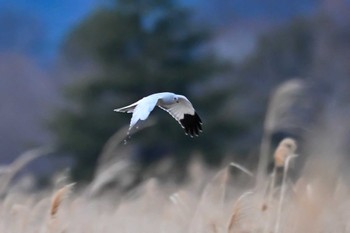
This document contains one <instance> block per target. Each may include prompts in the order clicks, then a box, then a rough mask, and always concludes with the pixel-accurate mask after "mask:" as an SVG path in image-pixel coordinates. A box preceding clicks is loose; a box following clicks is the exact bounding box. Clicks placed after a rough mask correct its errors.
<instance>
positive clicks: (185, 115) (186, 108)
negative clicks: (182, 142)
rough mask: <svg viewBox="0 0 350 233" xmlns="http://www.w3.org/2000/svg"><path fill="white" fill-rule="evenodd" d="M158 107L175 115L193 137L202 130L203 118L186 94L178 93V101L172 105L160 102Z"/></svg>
mask: <svg viewBox="0 0 350 233" xmlns="http://www.w3.org/2000/svg"><path fill="white" fill-rule="evenodd" d="M158 107H160V108H161V109H163V110H165V111H167V112H168V113H169V114H170V115H171V116H172V117H174V118H175V120H177V121H178V122H179V124H180V125H181V127H182V128H184V130H185V132H186V134H189V135H190V136H191V137H193V136H198V135H199V133H200V132H201V131H202V120H201V119H200V117H199V116H198V114H197V113H196V111H195V109H194V108H193V106H192V104H191V102H190V101H189V100H188V99H187V98H186V97H185V96H182V95H178V102H175V103H174V104H170V105H165V104H158Z"/></svg>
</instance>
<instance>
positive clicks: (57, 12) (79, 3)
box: [0, 0, 101, 59]
mask: <svg viewBox="0 0 350 233" xmlns="http://www.w3.org/2000/svg"><path fill="white" fill-rule="evenodd" d="M98 2H101V1H98V0H33V1H30V0H12V1H5V0H0V10H1V12H2V14H4V12H6V13H7V14H10V16H9V17H10V19H9V17H7V18H6V19H9V20H11V21H12V22H2V26H3V27H1V26H0V33H3V34H6V33H11V32H9V30H6V29H8V27H6V24H10V23H17V24H21V25H20V26H19V27H21V28H22V29H20V30H19V31H20V32H23V33H24V35H23V40H26V41H23V43H30V42H28V40H30V39H31V40H36V41H33V42H32V43H40V44H41V45H40V48H39V49H37V50H38V51H41V52H38V54H36V56H39V58H38V59H47V58H48V59H51V58H53V57H54V56H55V54H56V50H57V48H58V47H59V45H60V43H61V42H62V40H63V38H64V37H65V35H66V34H67V32H68V31H69V30H70V29H71V28H72V27H74V25H76V24H77V23H79V22H80V21H81V20H82V19H83V18H84V17H85V16H86V15H87V14H88V13H89V12H91V11H92V10H93V9H94V8H95V7H96V6H97V5H98ZM26 24H27V25H26ZM33 24H36V25H33ZM26 26H27V27H28V30H24V29H25V27H26ZM1 29H2V30H1ZM17 33H18V32H17ZM30 33H33V35H29V34H30ZM35 33H37V34H38V35H35ZM13 37H14V36H12V37H11V35H8V36H7V37H6V36H0V43H2V44H3V43H5V45H3V47H4V46H9V47H10V48H9V49H16V47H21V48H22V47H26V45H19V43H20V42H18V43H16V42H14V41H11V40H12V38H13ZM28 37H30V39H29V38H28ZM36 37H41V39H40V38H36ZM1 38H2V39H3V40H2V41H1ZM28 46H30V45H28ZM0 47H1V45H0ZM11 47H12V48H11ZM36 47H38V46H36ZM21 48H19V50H20V49H21ZM26 52H27V51H26Z"/></svg>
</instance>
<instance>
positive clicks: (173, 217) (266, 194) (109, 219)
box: [0, 152, 350, 233]
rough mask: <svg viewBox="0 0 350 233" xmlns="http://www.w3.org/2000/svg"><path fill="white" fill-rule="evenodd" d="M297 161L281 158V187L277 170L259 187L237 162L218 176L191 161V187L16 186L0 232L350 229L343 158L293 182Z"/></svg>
mask: <svg viewBox="0 0 350 233" xmlns="http://www.w3.org/2000/svg"><path fill="white" fill-rule="evenodd" d="M276 153H277V152H276ZM299 156H302V155H299ZM299 156H298V157H299ZM277 157H278V156H277ZM298 157H294V155H293V154H291V155H287V157H285V160H284V161H282V162H281V160H279V162H280V163H279V166H282V170H284V171H283V172H282V173H279V175H281V176H282V177H281V179H280V180H281V182H280V183H279V184H278V182H276V181H274V180H277V179H276V177H275V176H277V173H274V174H275V175H273V174H272V175H269V176H267V177H266V178H263V179H260V180H263V182H262V183H261V184H256V182H255V180H257V179H256V178H257V177H255V176H254V172H250V171H248V170H245V168H243V167H242V166H240V165H238V164H234V163H232V164H228V165H227V166H224V167H223V168H222V169H221V170H217V171H213V170H210V169H208V168H206V167H205V166H204V165H202V164H201V163H199V162H193V164H191V166H190V177H189V179H188V180H189V181H188V182H187V183H186V184H183V185H170V184H164V183H162V184H160V182H159V181H158V180H157V179H155V178H152V179H150V180H147V181H145V182H144V183H142V184H141V185H140V186H139V187H138V188H136V190H134V191H131V192H129V193H127V194H124V195H122V196H120V194H116V193H114V192H113V191H111V192H110V193H107V194H104V195H103V196H102V195H101V196H95V197H91V196H89V195H88V192H87V189H88V188H86V189H83V188H79V189H78V188H76V187H75V186H74V185H73V184H61V185H58V186H57V188H54V189H53V190H51V191H42V192H40V193H35V192H34V193H33V192H24V191H18V190H20V189H18V188H17V189H16V188H15V187H12V188H10V189H9V191H8V192H7V194H6V195H4V197H3V198H2V199H1V202H0V232H1V233H17V232H18V233H41V232H48V233H54V232H57V233H63V232H64V233H70V232H71V233H105V232H106V233H108V232H110V233H112V232H113V233H115V232H118V233H137V232H142V233H158V232H159V233H181V232H189V233H234V232H237V233H277V232H280V233H282V232H283V233H292V232H293V233H294V232H295V233H303V232H305V233H311V232H317V233H321V232H337V233H343V232H344V233H345V232H350V198H349V197H350V196H349V194H350V189H349V182H347V180H346V177H345V174H344V176H343V174H342V172H340V171H339V170H338V167H339V164H340V163H339V161H338V162H336V161H335V159H333V158H332V159H320V158H318V157H310V159H307V161H306V164H305V166H304V169H303V171H301V174H300V176H299V178H297V179H295V180H293V181H292V179H290V177H289V174H288V166H289V162H292V161H293V160H297V159H299V158H298ZM275 159H277V158H276V156H275ZM279 159H281V158H279ZM344 173H345V172H344ZM4 176H6V174H5V173H4V174H3V175H2V178H4ZM274 183H275V184H274Z"/></svg>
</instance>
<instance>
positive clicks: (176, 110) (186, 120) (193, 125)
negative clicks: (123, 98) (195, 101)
mask: <svg viewBox="0 0 350 233" xmlns="http://www.w3.org/2000/svg"><path fill="white" fill-rule="evenodd" d="M155 106H158V107H159V108H161V109H163V110H165V111H167V112H168V113H169V114H170V115H171V116H172V117H173V118H175V120H177V122H179V124H180V125H181V127H182V128H183V129H184V130H185V133H186V135H190V136H191V137H193V136H198V135H199V133H200V132H202V120H201V119H200V117H199V116H198V114H197V113H196V111H195V110H194V108H193V106H192V104H191V102H190V101H189V100H188V99H187V98H186V97H185V96H183V95H176V94H174V93H171V92H161V93H155V94H152V95H149V96H146V97H143V98H142V99H140V100H139V101H137V102H135V103H133V104H130V105H128V106H125V107H122V108H118V109H114V111H115V112H126V113H132V117H131V121H130V127H129V131H128V134H129V132H130V130H132V129H133V128H134V127H137V126H136V125H137V123H138V122H140V121H144V120H146V119H147V118H148V116H149V114H150V113H151V112H152V110H153V109H154V108H155Z"/></svg>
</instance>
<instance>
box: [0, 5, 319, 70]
mask: <svg viewBox="0 0 350 233" xmlns="http://www.w3.org/2000/svg"><path fill="white" fill-rule="evenodd" d="M106 1H107V0H0V52H1V51H3V50H6V49H8V50H11V49H14V50H16V49H17V50H19V51H21V52H25V53H27V54H28V53H29V54H31V55H33V56H34V57H35V58H36V59H37V60H38V61H39V62H42V61H45V62H47V61H49V62H50V60H53V59H54V57H55V55H56V54H57V51H58V48H59V46H60V44H61V43H62V41H63V39H64V38H65V36H66V34H67V33H68V32H69V31H70V30H71V29H72V28H73V27H74V26H75V25H76V24H78V23H79V22H80V21H81V20H82V19H83V18H84V17H86V16H87V14H89V12H91V11H92V10H93V9H94V8H96V7H97V6H98V5H100V4H103V3H105V2H106ZM181 2H183V3H185V5H188V6H194V7H195V8H196V10H197V12H196V14H197V15H198V17H199V18H201V19H205V20H206V21H207V23H208V24H210V23H211V24H212V25H220V24H221V25H225V24H226V23H227V22H228V20H229V19H231V20H232V19H233V18H234V19H236V18H240V19H241V18H264V17H265V18H267V17H268V18H269V19H270V20H274V21H278V20H281V19H283V18H286V17H287V18H288V17H291V16H293V14H294V15H295V14H299V13H302V12H303V11H306V12H307V11H309V10H310V9H311V8H312V7H313V5H314V3H315V0H293V1H283V0H220V1H218V0H181ZM4 13H6V14H7V17H6V14H4ZM4 15H5V16H4ZM7 21H10V22H7ZM11 23H12V25H14V24H16V27H15V26H12V25H11ZM14 28H18V29H17V31H16V29H14ZM11 33H12V34H11ZM18 35H20V36H18ZM45 62H44V63H45Z"/></svg>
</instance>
